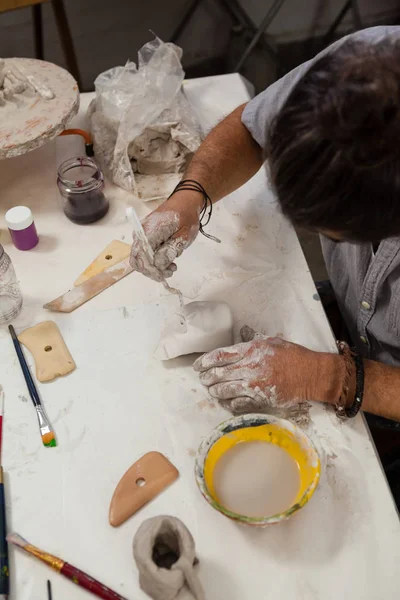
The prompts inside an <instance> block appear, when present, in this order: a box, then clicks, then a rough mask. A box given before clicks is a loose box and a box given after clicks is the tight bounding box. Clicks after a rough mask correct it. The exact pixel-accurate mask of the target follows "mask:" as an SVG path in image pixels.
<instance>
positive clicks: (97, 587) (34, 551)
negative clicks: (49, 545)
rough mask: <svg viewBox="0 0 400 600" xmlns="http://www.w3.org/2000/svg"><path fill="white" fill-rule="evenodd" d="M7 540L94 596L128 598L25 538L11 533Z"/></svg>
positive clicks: (116, 598)
mask: <svg viewBox="0 0 400 600" xmlns="http://www.w3.org/2000/svg"><path fill="white" fill-rule="evenodd" d="M7 540H8V542H9V543H11V544H15V545H16V546H18V547H19V548H22V550H25V552H27V553H28V554H31V555H32V556H35V557H36V558H38V559H39V560H41V561H42V562H44V563H45V564H46V565H48V566H49V567H51V568H52V569H54V570H55V571H57V572H58V573H60V574H61V575H64V577H66V578H67V579H71V581H73V582H74V583H76V585H78V586H79V587H82V588H84V589H85V590H88V591H89V592H92V594H93V595H94V596H97V597H98V598H103V600H126V598H123V597H122V596H120V595H119V594H117V593H116V592H113V591H112V590H110V588H108V587H106V586H105V585H103V584H102V583H100V582H99V581H97V580H96V579H93V577H90V575H86V573H84V572H83V571H80V570H79V569H77V568H76V567H73V566H72V565H70V564H69V563H67V562H65V561H64V560H62V559H61V558H58V557H57V556H54V555H53V554H49V553H48V552H44V551H43V550H40V548H37V547H36V546H32V544H30V543H29V542H27V541H26V540H24V538H22V537H21V536H20V535H18V534H17V533H11V534H10V535H8V536H7Z"/></svg>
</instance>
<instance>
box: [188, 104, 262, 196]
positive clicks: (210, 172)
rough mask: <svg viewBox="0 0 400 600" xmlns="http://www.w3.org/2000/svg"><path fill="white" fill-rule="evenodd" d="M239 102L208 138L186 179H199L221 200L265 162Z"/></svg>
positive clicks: (193, 160) (192, 163)
mask: <svg viewBox="0 0 400 600" xmlns="http://www.w3.org/2000/svg"><path fill="white" fill-rule="evenodd" d="M244 107H245V105H242V106H239V107H238V108H237V109H235V110H234V111H233V112H232V113H231V114H230V115H228V116H227V117H226V118H225V119H224V120H223V121H221V123H219V124H218V125H217V126H216V127H215V128H214V129H213V130H212V131H211V132H210V133H209V134H208V136H207V137H206V138H205V140H204V141H203V143H202V144H201V146H200V147H199V149H198V150H197V152H196V153H195V155H194V156H193V159H192V161H191V163H190V165H189V167H188V168H187V170H186V172H185V174H184V176H183V179H195V180H196V181H198V182H199V183H201V185H202V186H203V187H204V189H205V190H206V192H207V194H208V195H209V196H210V198H211V200H212V201H213V202H217V201H218V200H220V199H221V198H223V197H224V196H226V195H227V194H230V193H231V192H233V191H234V190H236V189H237V188H239V187H240V186H242V185H243V184H244V183H246V181H248V180H249V179H250V178H251V177H253V175H254V174H255V173H257V171H258V170H259V169H260V167H261V166H262V164H263V155H262V150H261V148H260V146H259V145H258V144H257V142H255V141H254V139H253V138H252V137H251V135H250V133H249V131H248V130H247V129H246V127H245V126H244V125H243V123H242V121H241V117H242V112H243V109H244Z"/></svg>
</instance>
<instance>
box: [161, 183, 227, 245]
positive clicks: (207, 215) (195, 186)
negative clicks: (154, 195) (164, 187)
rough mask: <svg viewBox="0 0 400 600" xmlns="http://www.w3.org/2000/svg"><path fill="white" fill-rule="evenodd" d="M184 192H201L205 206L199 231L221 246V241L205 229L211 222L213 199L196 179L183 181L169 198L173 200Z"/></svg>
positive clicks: (200, 218) (200, 217)
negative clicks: (177, 194) (173, 197)
mask: <svg viewBox="0 0 400 600" xmlns="http://www.w3.org/2000/svg"><path fill="white" fill-rule="evenodd" d="M183 190H190V191H192V192H199V193H200V194H202V196H203V206H202V209H201V211H200V215H199V231H200V233H201V234H202V235H204V236H205V237H206V238H208V239H209V240H213V241H214V242H218V244H220V243H221V240H219V239H218V238H217V237H215V236H214V235H210V234H209V233H206V232H205V231H204V227H206V225H208V223H209V222H210V219H211V215H212V207H213V204H212V201H211V198H210V196H209V195H208V194H207V192H206V190H205V189H204V187H203V186H202V185H201V183H199V182H198V181H196V180H195V179H182V181H180V182H179V183H178V185H177V186H176V188H175V189H174V191H173V192H172V194H170V196H169V198H171V196H173V195H174V194H175V193H176V192H180V191H183Z"/></svg>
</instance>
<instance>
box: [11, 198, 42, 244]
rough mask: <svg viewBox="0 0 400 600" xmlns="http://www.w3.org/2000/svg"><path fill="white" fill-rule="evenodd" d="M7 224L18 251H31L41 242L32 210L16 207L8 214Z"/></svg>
mask: <svg viewBox="0 0 400 600" xmlns="http://www.w3.org/2000/svg"><path fill="white" fill-rule="evenodd" d="M5 218H6V223H7V226H8V230H9V232H10V235H11V239H12V241H13V243H14V246H15V247H16V248H18V250H31V249H32V248H34V247H35V246H36V245H37V243H38V242H39V238H38V234H37V232H36V227H35V223H34V221H33V216H32V212H31V209H30V208H28V207H27V206H14V208H10V210H8V211H7V212H6V217H5Z"/></svg>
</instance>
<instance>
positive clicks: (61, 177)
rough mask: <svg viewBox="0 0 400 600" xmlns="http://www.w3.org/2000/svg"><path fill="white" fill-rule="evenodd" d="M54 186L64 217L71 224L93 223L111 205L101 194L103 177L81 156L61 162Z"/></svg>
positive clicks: (89, 159)
mask: <svg viewBox="0 0 400 600" xmlns="http://www.w3.org/2000/svg"><path fill="white" fill-rule="evenodd" d="M57 185H58V189H59V190H60V194H61V199H62V203H63V210H64V213H65V215H66V216H67V217H68V219H69V220H70V221H72V222H73V223H78V224H79V225H86V224H87V223H94V221H98V220H99V219H101V218H102V217H104V215H106V214H107V212H108V209H109V208H110V205H109V202H108V200H107V198H106V197H105V196H104V193H103V189H104V179H103V174H102V172H101V171H100V169H99V167H98V166H97V165H96V163H95V162H94V160H92V159H91V158H88V157H87V156H84V157H77V158H70V159H68V160H66V161H65V162H63V163H62V164H61V165H60V167H59V169H58V178H57Z"/></svg>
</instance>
